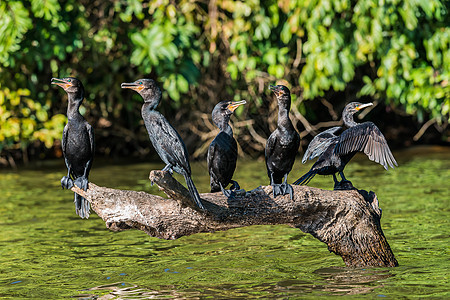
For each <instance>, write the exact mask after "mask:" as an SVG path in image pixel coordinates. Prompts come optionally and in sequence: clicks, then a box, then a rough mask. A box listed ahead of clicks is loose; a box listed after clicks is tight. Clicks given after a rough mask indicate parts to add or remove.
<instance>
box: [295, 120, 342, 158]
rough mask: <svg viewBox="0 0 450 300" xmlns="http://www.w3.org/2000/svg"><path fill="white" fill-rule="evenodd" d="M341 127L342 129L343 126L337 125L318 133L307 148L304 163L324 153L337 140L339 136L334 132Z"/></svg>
mask: <svg viewBox="0 0 450 300" xmlns="http://www.w3.org/2000/svg"><path fill="white" fill-rule="evenodd" d="M339 129H341V127H339V126H336V127H333V128H330V129H327V130H325V131H324V132H321V133H319V134H318V135H316V136H315V137H314V138H313V139H312V141H311V142H310V143H309V145H308V149H306V152H305V154H304V155H303V159H302V163H306V161H307V160H310V159H313V158H315V157H318V156H320V155H322V153H323V152H325V150H327V148H328V147H329V146H330V145H331V144H332V143H335V142H336V138H337V136H336V135H334V134H335V133H336V131H338V130H339Z"/></svg>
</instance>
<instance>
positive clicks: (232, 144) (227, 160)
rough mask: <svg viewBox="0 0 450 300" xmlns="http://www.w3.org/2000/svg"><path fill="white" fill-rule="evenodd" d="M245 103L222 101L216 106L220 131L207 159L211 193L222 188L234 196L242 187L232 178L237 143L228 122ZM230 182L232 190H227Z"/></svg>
mask: <svg viewBox="0 0 450 300" xmlns="http://www.w3.org/2000/svg"><path fill="white" fill-rule="evenodd" d="M245 103H246V102H245V100H242V101H238V102H232V101H222V102H219V103H218V104H217V105H216V106H215V107H214V109H213V112H212V120H213V122H214V124H215V125H216V126H217V127H218V128H219V129H220V132H219V134H218V135H217V136H216V137H215V138H214V140H213V141H212V142H211V144H210V145H209V148H208V156H207V161H208V171H209V175H210V177H211V179H210V184H211V193H215V192H218V191H220V190H221V191H222V192H223V194H224V195H225V196H227V197H228V198H231V197H233V191H234V190H238V189H239V188H240V187H239V184H238V183H237V182H236V181H234V180H231V178H233V173H234V170H235V169H236V160H237V144H236V140H235V139H234V138H233V130H232V129H231V126H230V125H229V124H228V122H229V121H230V117H231V115H232V114H233V112H234V110H235V109H236V108H238V107H239V106H240V105H242V104H245ZM229 183H231V184H232V186H231V188H230V190H225V188H226V187H227V185H228V184H229Z"/></svg>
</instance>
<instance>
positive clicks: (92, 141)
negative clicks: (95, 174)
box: [86, 122, 95, 175]
mask: <svg viewBox="0 0 450 300" xmlns="http://www.w3.org/2000/svg"><path fill="white" fill-rule="evenodd" d="M86 128H87V131H88V135H89V144H90V146H91V157H90V158H89V161H88V163H87V166H86V167H87V168H88V169H87V173H86V175H88V174H89V171H90V170H91V166H92V161H93V159H94V153H95V138H94V128H93V127H92V126H91V125H90V124H89V123H88V122H86Z"/></svg>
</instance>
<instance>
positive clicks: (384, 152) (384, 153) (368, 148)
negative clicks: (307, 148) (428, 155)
mask: <svg viewBox="0 0 450 300" xmlns="http://www.w3.org/2000/svg"><path fill="white" fill-rule="evenodd" d="M356 151H360V152H364V153H365V154H366V155H367V156H368V157H369V159H370V160H372V161H375V162H377V163H379V164H380V165H382V166H383V167H384V168H385V169H386V170H387V169H388V166H389V167H391V168H394V165H396V166H397V162H396V161H395V158H394V156H393V155H392V152H391V150H390V149H389V146H388V144H387V142H386V139H385V137H384V135H383V134H382V133H381V131H380V129H378V127H377V126H376V125H375V124H373V123H372V122H365V123H361V124H358V125H356V126H354V127H350V128H349V129H347V130H345V131H344V132H343V133H342V134H341V135H340V136H339V142H338V143H337V145H336V147H335V149H334V152H335V154H338V155H339V154H341V155H342V154H343V155H345V154H349V153H351V152H356Z"/></svg>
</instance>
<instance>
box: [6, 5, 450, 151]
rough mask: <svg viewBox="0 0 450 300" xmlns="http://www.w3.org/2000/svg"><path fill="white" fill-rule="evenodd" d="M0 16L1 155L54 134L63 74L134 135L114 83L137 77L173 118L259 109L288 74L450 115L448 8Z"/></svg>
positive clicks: (206, 8)
mask: <svg viewBox="0 0 450 300" xmlns="http://www.w3.org/2000/svg"><path fill="white" fill-rule="evenodd" d="M0 16H1V17H0V32H2V34H1V35H0V71H1V72H0V92H1V95H3V96H2V97H3V98H2V99H3V104H2V106H1V108H2V110H3V111H4V112H5V114H3V113H2V117H1V121H0V128H1V129H0V130H1V132H2V140H1V143H2V147H5V146H6V147H17V145H18V144H23V145H26V144H27V143H30V142H32V141H33V140H40V141H44V142H45V144H46V145H47V146H50V145H51V144H52V142H53V141H54V139H56V138H58V137H59V136H60V135H61V133H62V126H63V124H64V122H65V120H64V118H62V117H60V116H58V115H59V114H61V113H63V112H64V110H65V106H66V103H65V101H61V100H60V99H64V98H63V96H62V91H60V90H57V89H56V88H51V87H50V85H49V82H50V78H51V77H62V76H66V75H72V76H77V77H80V79H81V80H82V81H83V82H85V86H86V88H87V94H86V98H87V101H86V103H85V105H84V107H86V110H87V114H86V116H88V117H91V118H92V119H93V120H94V121H95V120H99V119H100V118H105V119H107V120H109V121H112V122H113V123H114V124H117V125H119V126H122V127H126V128H130V129H134V128H138V127H142V126H140V124H139V120H140V117H139V108H138V107H139V106H140V102H138V101H129V100H127V99H129V98H127V97H130V96H127V97H124V96H123V95H124V94H122V93H121V89H120V83H121V82H124V81H131V80H135V79H137V78H139V77H152V78H156V79H157V80H158V81H159V82H160V83H161V84H162V87H163V89H164V97H165V98H170V99H172V100H174V101H172V102H170V101H167V102H166V103H168V104H166V106H165V109H166V110H169V111H173V110H174V109H176V108H181V107H191V108H193V109H198V110H201V111H205V112H207V111H208V110H209V109H211V108H212V106H213V105H214V104H215V103H216V102H217V101H219V100H223V99H224V98H234V99H235V100H238V99H247V100H251V101H252V102H253V103H255V105H254V106H252V107H253V108H258V106H260V105H263V101H261V94H263V93H268V92H267V85H268V84H269V83H274V82H275V81H276V80H278V79H285V80H287V81H288V82H290V83H291V84H292V86H293V87H294V88H295V90H296V91H299V90H301V91H302V97H303V98H305V99H318V98H321V97H327V95H328V94H329V92H330V91H344V90H346V89H348V88H349V86H350V85H353V86H354V85H357V86H358V90H359V95H361V96H370V97H373V98H378V99H381V100H385V101H386V102H387V103H389V104H390V105H392V106H397V107H399V108H402V109H404V110H405V111H406V112H407V113H409V114H413V115H415V116H417V117H418V119H419V121H423V120H425V119H428V118H434V119H436V120H438V121H439V122H447V121H448V119H449V110H450V103H449V101H450V87H449V80H450V78H449V77H450V70H449V68H450V61H449V60H450V50H449V44H450V29H449V26H448V25H449V2H448V1H443V0H428V1H415V0H407V1H398V0H383V1H378V0H358V1H356V0H333V1H331V0H308V1H275V0H269V1H258V0H251V1H234V0H221V1H217V2H211V3H209V2H205V3H204V2H193V1H188V0H181V1H175V2H174V1H169V0H162V1H143V0H128V1H119V0H114V1H87V0H82V1H75V0H65V1H57V0H45V1H44V0H27V1H15V0H8V1H1V2H0ZM14 93H15V94H14ZM24 93H25V94H24ZM13 94H14V95H13ZM17 95H19V96H17ZM294 96H295V95H294ZM17 97H19V98H17ZM17 99H21V100H20V101H19V103H17ZM25 99H26V100H25ZM342 101H345V99H342ZM24 109H25V110H26V111H28V112H27V113H23V112H22V111H23V110H24ZM299 109H300V111H304V107H300V108H299ZM42 110H44V111H45V113H46V114H47V115H48V116H47V117H46V118H43V117H42V116H43V115H42V114H43V113H42V112H41V111H42ZM38 114H41V115H40V116H38ZM124 116H125V118H124ZM18 124H21V125H18ZM18 128H20V129H18ZM31 130H34V131H33V132H36V134H34V133H33V134H32V133H31ZM45 130H48V132H46V131H45Z"/></svg>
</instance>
